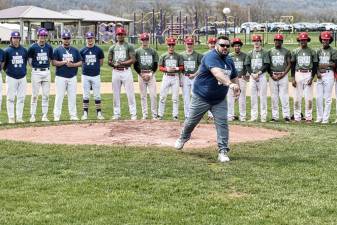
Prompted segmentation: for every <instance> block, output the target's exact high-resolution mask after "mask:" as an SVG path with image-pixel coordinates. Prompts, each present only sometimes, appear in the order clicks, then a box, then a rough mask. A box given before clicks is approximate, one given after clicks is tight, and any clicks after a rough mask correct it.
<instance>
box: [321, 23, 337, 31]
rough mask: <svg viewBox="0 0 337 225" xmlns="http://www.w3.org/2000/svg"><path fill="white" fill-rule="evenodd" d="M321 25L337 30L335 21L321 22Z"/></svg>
mask: <svg viewBox="0 0 337 225" xmlns="http://www.w3.org/2000/svg"><path fill="white" fill-rule="evenodd" d="M321 26H323V27H325V30H330V31H333V30H337V25H336V24H334V23H321Z"/></svg>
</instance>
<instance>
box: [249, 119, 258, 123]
mask: <svg viewBox="0 0 337 225" xmlns="http://www.w3.org/2000/svg"><path fill="white" fill-rule="evenodd" d="M256 121H257V119H250V120H249V121H248V122H256Z"/></svg>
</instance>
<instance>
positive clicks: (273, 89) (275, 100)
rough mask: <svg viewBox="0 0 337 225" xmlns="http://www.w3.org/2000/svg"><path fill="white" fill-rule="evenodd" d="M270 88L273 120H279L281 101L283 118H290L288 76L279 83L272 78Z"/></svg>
mask: <svg viewBox="0 0 337 225" xmlns="http://www.w3.org/2000/svg"><path fill="white" fill-rule="evenodd" d="M269 86H270V93H271V110H272V118H273V119H275V120H278V119H279V107H278V106H279V99H280V100H281V105H282V115H283V118H290V108H289V94H288V86H289V79H288V76H284V77H283V78H282V79H281V80H278V81H274V80H273V79H271V78H270V80H269Z"/></svg>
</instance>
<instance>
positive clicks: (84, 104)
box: [83, 99, 89, 113]
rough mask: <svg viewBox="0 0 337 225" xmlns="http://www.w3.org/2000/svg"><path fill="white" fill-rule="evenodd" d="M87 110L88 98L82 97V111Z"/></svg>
mask: <svg viewBox="0 0 337 225" xmlns="http://www.w3.org/2000/svg"><path fill="white" fill-rule="evenodd" d="M88 111H89V99H83V112H86V113H88Z"/></svg>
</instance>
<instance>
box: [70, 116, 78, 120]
mask: <svg viewBox="0 0 337 225" xmlns="http://www.w3.org/2000/svg"><path fill="white" fill-rule="evenodd" d="M70 120H71V121H78V120H79V119H78V117H77V116H71V117H70Z"/></svg>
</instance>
